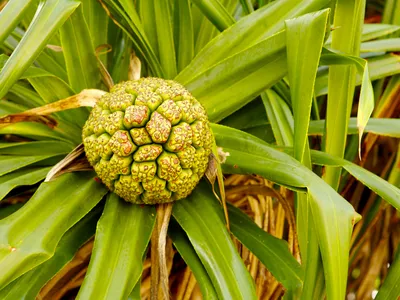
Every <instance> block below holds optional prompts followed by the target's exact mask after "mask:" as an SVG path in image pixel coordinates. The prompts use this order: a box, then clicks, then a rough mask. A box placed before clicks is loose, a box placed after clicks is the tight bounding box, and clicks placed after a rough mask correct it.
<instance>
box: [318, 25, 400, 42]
mask: <svg viewBox="0 0 400 300" xmlns="http://www.w3.org/2000/svg"><path fill="white" fill-rule="evenodd" d="M399 30H400V26H397V25H392V24H382V23H376V24H363V25H362V33H361V41H362V42H365V41H370V40H375V39H377V38H380V37H383V36H386V35H388V34H391V33H394V32H397V31H399ZM331 43H332V35H331V36H329V38H328V39H327V40H326V43H325V45H330V44H331Z"/></svg>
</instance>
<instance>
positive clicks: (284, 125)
mask: <svg viewBox="0 0 400 300" xmlns="http://www.w3.org/2000/svg"><path fill="white" fill-rule="evenodd" d="M261 99H262V101H263V104H264V107H265V110H266V112H267V116H268V120H269V121H270V122H271V127H272V131H273V133H274V137H275V140H276V143H277V144H278V145H287V146H289V145H290V146H293V130H294V127H293V126H294V121H293V116H292V112H291V110H290V108H289V106H288V105H287V104H286V102H285V101H284V100H283V99H282V98H281V96H279V95H278V94H277V93H276V92H275V91H274V90H272V89H269V90H266V91H264V92H263V93H262V94H261Z"/></svg>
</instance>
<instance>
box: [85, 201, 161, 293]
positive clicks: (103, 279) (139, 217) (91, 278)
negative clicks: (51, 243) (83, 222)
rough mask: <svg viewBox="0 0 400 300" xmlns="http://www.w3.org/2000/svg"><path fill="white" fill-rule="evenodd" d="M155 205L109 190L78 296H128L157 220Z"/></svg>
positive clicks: (138, 272) (138, 277)
mask: <svg viewBox="0 0 400 300" xmlns="http://www.w3.org/2000/svg"><path fill="white" fill-rule="evenodd" d="M155 214H156V213H155V208H154V206H148V205H145V206H140V205H135V204H131V203H128V202H126V201H124V200H122V199H120V198H119V197H118V196H117V195H116V194H114V193H110V194H109V195H108V198H107V202H106V206H105V207H104V211H103V215H102V216H101V218H100V220H99V223H98V225H97V229H96V238H95V241H94V248H93V254H92V258H91V260H90V264H89V268H88V273H87V275H86V277H85V280H84V281H83V284H82V287H81V289H80V291H79V294H78V297H77V299H85V300H86V299H126V298H127V297H128V296H129V294H130V293H131V291H132V289H133V288H134V286H135V284H136V283H137V282H138V280H139V279H140V277H141V275H142V269H143V265H142V258H143V255H144V253H145V251H146V249H147V244H148V243H149V241H150V236H151V233H152V231H153V227H154V223H155Z"/></svg>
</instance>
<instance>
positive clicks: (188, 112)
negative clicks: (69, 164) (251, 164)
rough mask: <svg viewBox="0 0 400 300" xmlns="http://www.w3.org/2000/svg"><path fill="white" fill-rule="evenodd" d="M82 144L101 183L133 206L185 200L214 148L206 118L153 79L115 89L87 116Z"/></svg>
mask: <svg viewBox="0 0 400 300" xmlns="http://www.w3.org/2000/svg"><path fill="white" fill-rule="evenodd" d="M82 139H83V145H84V148H85V152H86V157H87V159H88V161H89V163H90V164H91V165H92V166H93V168H94V170H95V171H96V173H97V175H98V177H99V178H100V179H101V181H102V182H103V183H104V184H105V185H106V186H107V187H108V189H109V190H110V191H113V192H114V193H116V194H117V195H119V196H120V197H121V198H123V199H125V200H126V201H128V202H132V203H136V204H157V203H168V202H173V201H176V200H179V199H183V198H186V197H187V196H188V195H189V194H190V193H191V192H192V191H193V189H194V188H195V187H196V185H197V183H198V182H199V180H200V178H201V177H202V176H203V175H204V172H205V171H206V168H207V165H208V159H209V155H210V153H211V147H212V144H213V135H212V133H211V129H210V125H209V121H208V118H207V114H206V112H205V110H204V108H203V107H202V106H201V105H200V103H199V102H198V101H197V100H196V99H195V98H194V97H193V96H192V95H191V94H190V93H189V91H187V90H186V89H185V88H184V87H183V86H182V85H181V84H179V83H177V82H175V81H172V80H164V79H160V78H151V77H148V78H141V79H139V80H135V81H126V82H122V83H119V84H117V85H115V86H114V87H113V88H112V89H111V91H110V92H109V93H107V94H105V95H104V96H103V97H102V98H101V99H100V100H99V101H98V103H97V104H96V105H95V107H94V108H93V110H92V111H91V113H90V116H89V118H88V120H87V121H86V123H85V125H84V127H83V131H82Z"/></svg>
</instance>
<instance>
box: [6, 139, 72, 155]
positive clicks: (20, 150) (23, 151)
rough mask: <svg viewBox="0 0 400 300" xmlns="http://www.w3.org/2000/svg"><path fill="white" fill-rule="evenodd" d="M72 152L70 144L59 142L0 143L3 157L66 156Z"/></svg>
mask: <svg viewBox="0 0 400 300" xmlns="http://www.w3.org/2000/svg"><path fill="white" fill-rule="evenodd" d="M72 150H73V147H72V146H71V145H70V144H67V143H63V142H60V141H40V142H15V143H9V142H0V154H3V155H4V154H6V155H24V156H29V155H46V154H67V153H69V152H71V151H72Z"/></svg>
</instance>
